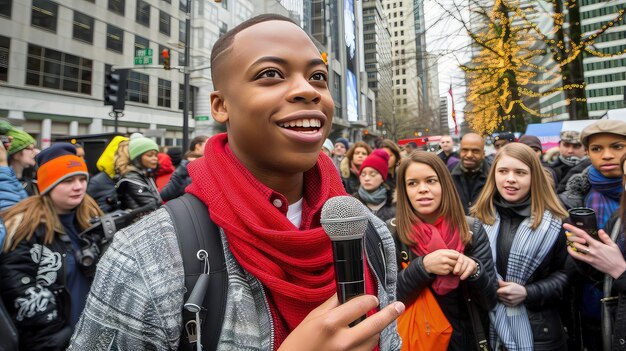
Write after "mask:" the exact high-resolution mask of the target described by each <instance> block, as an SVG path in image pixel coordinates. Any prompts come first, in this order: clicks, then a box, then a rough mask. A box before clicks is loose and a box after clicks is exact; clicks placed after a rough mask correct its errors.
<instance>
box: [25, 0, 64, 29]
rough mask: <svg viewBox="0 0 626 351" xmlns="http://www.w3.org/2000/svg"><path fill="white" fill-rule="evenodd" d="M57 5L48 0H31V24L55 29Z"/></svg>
mask: <svg viewBox="0 0 626 351" xmlns="http://www.w3.org/2000/svg"><path fill="white" fill-rule="evenodd" d="M58 11H59V5H58V4H57V3H55V2H52V1H48V0H33V7H32V11H31V15H32V17H31V25H32V26H33V27H39V28H42V29H48V30H51V31H53V32H56V30H57V13H58Z"/></svg>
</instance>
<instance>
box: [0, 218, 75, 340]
mask: <svg viewBox="0 0 626 351" xmlns="http://www.w3.org/2000/svg"><path fill="white" fill-rule="evenodd" d="M58 235H60V234H58V233H57V234H55V240H54V241H53V242H52V244H50V245H43V242H44V240H43V239H44V230H43V227H40V228H39V229H38V230H37V231H36V232H35V233H34V234H33V236H32V237H31V238H30V240H26V239H24V240H22V241H21V242H20V243H19V244H18V245H17V247H16V248H15V250H13V251H9V252H6V253H2V254H1V255H0V287H2V288H1V290H0V292H1V293H2V300H3V302H4V306H5V307H6V308H7V311H8V312H9V314H10V315H11V317H12V319H13V322H14V323H15V325H16V327H17V329H18V334H19V342H20V350H29V351H30V350H65V348H66V347H67V345H68V343H69V340H70V337H71V336H72V327H71V325H70V319H71V303H70V295H69V292H68V291H67V289H66V284H65V282H66V276H65V272H66V267H67V255H66V253H67V252H68V250H67V247H66V244H65V243H64V242H62V241H61V240H59V239H58ZM40 257H43V259H42V260H40ZM35 260H36V261H35ZM36 283H37V284H36Z"/></svg>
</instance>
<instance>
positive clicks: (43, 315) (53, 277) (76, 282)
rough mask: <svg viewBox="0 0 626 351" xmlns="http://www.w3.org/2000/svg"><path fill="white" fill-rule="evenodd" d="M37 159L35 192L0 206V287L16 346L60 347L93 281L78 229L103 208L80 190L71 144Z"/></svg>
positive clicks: (79, 167)
mask: <svg viewBox="0 0 626 351" xmlns="http://www.w3.org/2000/svg"><path fill="white" fill-rule="evenodd" d="M37 166H38V170H37V180H38V182H37V186H38V188H39V195H34V196H31V197H29V198H26V199H24V200H22V201H21V202H19V203H18V204H16V205H15V206H13V207H12V208H10V209H9V210H7V211H6V212H3V213H2V219H3V220H4V223H5V224H6V228H7V233H8V234H7V237H6V240H5V242H4V246H3V253H2V255H0V286H2V290H1V294H2V300H3V303H4V306H6V308H7V310H8V312H9V314H10V315H11V317H12V319H13V322H14V323H15V325H16V327H17V329H18V334H19V342H20V350H64V349H65V348H66V347H67V345H68V342H69V340H70V337H71V335H72V330H73V329H74V326H75V325H76V323H77V322H78V318H79V317H80V314H81V312H82V310H83V308H84V307H85V301H86V299H87V294H88V293H89V288H90V286H91V277H90V274H89V273H88V272H87V271H86V270H85V268H87V269H88V267H85V264H84V261H83V260H81V257H83V255H82V254H83V252H84V251H83V249H84V248H85V246H86V245H85V243H84V240H85V238H83V237H80V236H79V233H80V232H82V231H84V230H85V229H87V228H89V227H90V226H91V219H92V218H94V217H96V216H101V215H102V211H100V208H99V207H98V204H97V203H96V202H95V201H94V200H93V199H92V198H91V197H90V196H89V195H86V191H87V179H88V177H89V174H88V172H87V166H86V165H85V161H83V159H82V158H80V157H78V156H76V148H75V147H74V146H73V145H72V144H69V143H60V144H55V145H53V146H51V147H49V148H47V149H45V150H43V151H42V152H41V153H40V154H39V155H38V156H37Z"/></svg>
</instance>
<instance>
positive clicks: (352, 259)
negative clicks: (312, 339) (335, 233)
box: [332, 238, 366, 326]
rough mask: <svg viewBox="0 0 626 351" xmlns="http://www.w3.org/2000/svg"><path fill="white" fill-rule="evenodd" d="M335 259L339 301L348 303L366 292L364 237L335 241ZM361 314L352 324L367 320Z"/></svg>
mask: <svg viewBox="0 0 626 351" xmlns="http://www.w3.org/2000/svg"><path fill="white" fill-rule="evenodd" d="M332 243H333V256H334V261H335V281H336V282H337V296H338V298H339V302H341V303H342V304H343V303H346V302H347V301H349V300H350V299H352V298H354V297H357V296H361V295H364V294H365V278H364V275H363V239H362V238H360V239H353V240H343V241H333V242H332ZM365 318H366V316H361V317H359V318H358V319H356V320H355V321H354V322H352V323H350V326H355V325H356V324H358V323H359V322H361V321H363V320H365Z"/></svg>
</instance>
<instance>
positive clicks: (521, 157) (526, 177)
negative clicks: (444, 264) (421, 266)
mask: <svg viewBox="0 0 626 351" xmlns="http://www.w3.org/2000/svg"><path fill="white" fill-rule="evenodd" d="M471 213H472V214H473V215H474V216H475V217H476V218H478V219H479V220H480V221H481V222H482V223H483V227H484V228H485V230H486V231H487V235H488V237H489V242H490V244H491V250H492V255H493V258H494V261H495V265H496V272H497V274H498V285H499V288H498V291H497V294H498V304H497V305H496V308H495V309H494V310H493V311H492V312H491V313H490V316H489V317H490V320H491V330H492V332H491V335H492V338H491V344H492V347H494V349H498V350H500V348H501V347H504V348H505V349H506V350H509V351H515V350H537V351H541V350H564V349H566V338H565V334H564V331H563V330H564V329H563V326H562V322H561V319H560V316H559V311H558V307H559V302H560V301H561V299H562V296H563V294H564V291H565V289H566V287H567V284H568V279H567V275H566V274H565V269H564V267H565V260H566V258H567V251H566V249H565V244H566V241H565V235H564V232H563V231H562V228H561V224H562V220H563V219H564V218H566V217H568V213H567V211H566V210H565V209H564V208H563V206H562V205H561V203H560V202H559V200H558V198H557V196H556V194H555V193H554V189H553V187H552V184H551V182H550V180H549V178H548V174H547V173H546V172H545V171H544V169H543V167H542V166H541V163H540V162H539V159H538V158H537V156H536V155H535V153H534V151H533V150H532V149H531V148H530V147H528V146H527V145H524V144H521V143H511V144H507V145H505V146H504V147H503V148H502V149H501V150H500V152H499V153H498V155H497V156H496V157H495V159H494V162H493V165H492V166H491V170H490V172H489V176H488V178H487V182H486V183H485V187H484V188H483V191H482V192H481V194H480V196H479V197H478V200H477V201H476V203H475V205H474V206H473V207H472V208H471Z"/></svg>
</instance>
